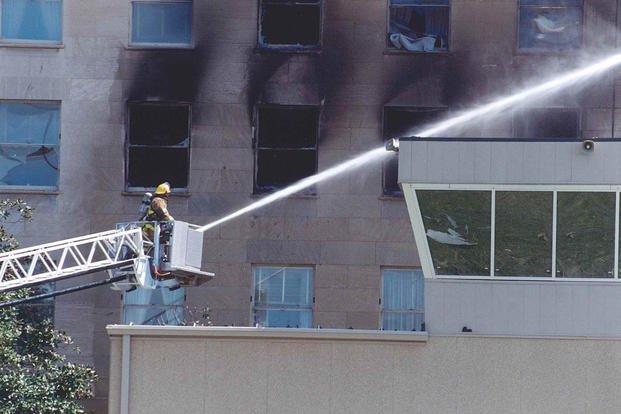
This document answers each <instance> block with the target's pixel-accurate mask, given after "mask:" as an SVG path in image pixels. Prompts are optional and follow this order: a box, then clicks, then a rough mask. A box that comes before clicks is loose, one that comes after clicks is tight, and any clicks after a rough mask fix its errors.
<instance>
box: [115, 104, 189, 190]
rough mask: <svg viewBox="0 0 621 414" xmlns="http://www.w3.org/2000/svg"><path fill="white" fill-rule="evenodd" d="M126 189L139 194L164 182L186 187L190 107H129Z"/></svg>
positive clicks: (184, 105) (143, 105)
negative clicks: (134, 190)
mask: <svg viewBox="0 0 621 414" xmlns="http://www.w3.org/2000/svg"><path fill="white" fill-rule="evenodd" d="M127 130H128V131H129V136H128V140H127V183H126V186H127V189H128V190H132V189H136V190H141V189H144V188H150V187H154V186H156V185H157V184H158V183H161V182H163V181H168V182H169V183H170V184H171V185H172V187H173V188H176V189H181V188H187V186H188V174H189V169H190V106H189V105H187V104H151V103H148V104H146V103H131V104H129V125H128V129H127Z"/></svg>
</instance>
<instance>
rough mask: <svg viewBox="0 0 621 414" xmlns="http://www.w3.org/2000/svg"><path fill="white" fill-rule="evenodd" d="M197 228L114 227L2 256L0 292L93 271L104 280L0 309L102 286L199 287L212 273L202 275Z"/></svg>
mask: <svg viewBox="0 0 621 414" xmlns="http://www.w3.org/2000/svg"><path fill="white" fill-rule="evenodd" d="M197 228H198V226H195V225H193V224H190V223H186V222H183V221H169V222H151V221H135V222H128V223H120V224H117V226H116V229H115V230H109V231H104V232H101V233H94V234H88V235H85V236H81V237H75V238H71V239H66V240H60V241H56V242H52V243H47V244H42V245H38V246H32V247H26V248H23V249H18V250H13V251H10V252H6V253H2V254H0V292H7V291H11V290H16V289H21V288H26V287H33V286H38V285H42V284H47V283H50V282H56V281H59V280H63V279H69V278H75V277H78V276H82V275H86V274H90V273H97V272H101V274H102V275H106V274H107V277H105V276H104V277H102V279H100V280H96V281H94V282H91V283H88V284H82V285H78V286H74V287H70V288H65V289H63V290H58V291H54V292H46V293H44V294H39V295H33V296H31V297H28V298H24V299H18V300H14V301H10V302H4V303H0V307H3V306H12V305H16V304H19V303H22V302H27V301H32V300H37V299H43V298H46V297H52V296H57V295H60V294H66V293H71V292H74V291H77V290H83V289H87V288H91V287H96V286H100V285H104V284H112V288H113V289H116V290H122V291H129V290H133V289H135V288H137V287H142V288H145V289H156V288H159V287H166V288H169V289H177V288H179V287H188V286H198V285H201V284H203V283H204V282H206V281H208V280H210V279H211V278H213V276H214V274H213V273H210V272H205V271H202V270H201V260H202V251H203V233H200V232H198V231H196V229H197ZM155 269H157V272H156V271H155ZM103 271H106V273H104V272H103ZM156 274H157V276H156ZM162 275H163V276H162Z"/></svg>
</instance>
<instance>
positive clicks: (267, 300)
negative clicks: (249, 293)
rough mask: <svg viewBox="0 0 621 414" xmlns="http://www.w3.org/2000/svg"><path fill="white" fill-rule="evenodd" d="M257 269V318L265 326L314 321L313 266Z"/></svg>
mask: <svg viewBox="0 0 621 414" xmlns="http://www.w3.org/2000/svg"><path fill="white" fill-rule="evenodd" d="M253 273H254V306H255V308H254V318H255V323H259V324H261V325H264V326H276V327H290V328H301V327H310V326H311V324H312V273H313V272H312V269H311V268H304V267H258V268H255V269H254V270H253Z"/></svg>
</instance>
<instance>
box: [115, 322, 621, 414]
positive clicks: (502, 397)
mask: <svg viewBox="0 0 621 414" xmlns="http://www.w3.org/2000/svg"><path fill="white" fill-rule="evenodd" d="M108 333H109V334H110V339H111V360H110V363H111V365H110V367H111V368H110V397H109V413H110V414H117V413H126V412H129V413H132V414H133V413H153V414H156V413H169V412H191V413H237V412H245V413H269V414H276V413H283V414H284V413H292V412H295V413H330V412H335V413H378V412H382V413H394V414H398V413H411V412H414V413H498V412H502V413H573V412H576V413H614V412H618V411H619V409H621V398H620V397H619V396H618V393H617V392H616V389H617V384H616V383H617V378H619V375H621V342H620V341H619V340H616V339H614V340H613V339H601V338H600V339H598V338H586V337H585V338H576V337H573V338H570V337H566V338H560V337H558V338H551V337H547V338H546V337H522V338H519V337H511V336H471V335H467V334H464V335H453V336H436V335H430V336H429V337H427V335H426V334H424V333H387V332H383V333H382V332H368V331H359V330H314V331H313V330H309V331H307V330H302V331H301V330H292V329H289V330H287V329H284V330H283V329H280V330H279V329H267V328H263V329H255V328H202V327H195V328H192V327H184V328H174V327H159V328H158V327H153V328H151V329H147V328H145V327H127V326H109V327H108ZM124 341H125V342H124ZM124 344H125V345H124ZM124 364H125V365H124ZM123 373H125V374H124V375H123Z"/></svg>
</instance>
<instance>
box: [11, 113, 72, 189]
mask: <svg viewBox="0 0 621 414" xmlns="http://www.w3.org/2000/svg"><path fill="white" fill-rule="evenodd" d="M59 147H60V104H59V103H43V102H0V186H11V187H25V188H33V189H36V188H40V189H56V188H57V185H58V159H59V156H58V153H59Z"/></svg>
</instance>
